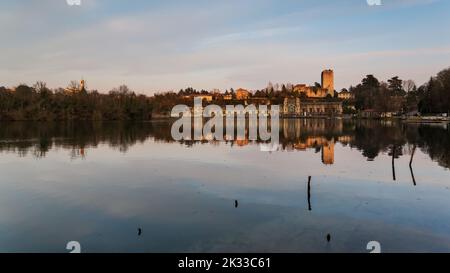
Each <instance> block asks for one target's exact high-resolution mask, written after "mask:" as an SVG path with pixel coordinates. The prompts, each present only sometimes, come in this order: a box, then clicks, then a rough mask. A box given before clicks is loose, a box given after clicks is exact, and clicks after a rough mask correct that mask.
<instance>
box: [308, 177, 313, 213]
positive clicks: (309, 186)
mask: <svg viewBox="0 0 450 273" xmlns="http://www.w3.org/2000/svg"><path fill="white" fill-rule="evenodd" d="M308 210H309V211H311V210H312V207H311V176H308Z"/></svg>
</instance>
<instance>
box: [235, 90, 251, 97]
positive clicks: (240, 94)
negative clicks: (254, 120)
mask: <svg viewBox="0 0 450 273" xmlns="http://www.w3.org/2000/svg"><path fill="white" fill-rule="evenodd" d="M249 97H250V92H249V91H248V90H245V89H242V88H239V89H238V90H236V99H237V100H246V99H248V98H249Z"/></svg>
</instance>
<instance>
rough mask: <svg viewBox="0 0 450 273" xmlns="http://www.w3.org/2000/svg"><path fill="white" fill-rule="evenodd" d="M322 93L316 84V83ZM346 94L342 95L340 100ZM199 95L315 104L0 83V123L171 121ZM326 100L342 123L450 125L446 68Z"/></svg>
mask: <svg viewBox="0 0 450 273" xmlns="http://www.w3.org/2000/svg"><path fill="white" fill-rule="evenodd" d="M315 86H316V87H317V88H318V89H320V84H318V83H315ZM343 94H346V96H343ZM198 96H201V97H202V98H203V103H204V104H217V105H219V106H225V105H237V104H242V105H244V104H255V105H260V104H270V105H276V104H277V105H282V104H283V100H284V98H286V97H291V98H292V97H298V98H300V100H302V101H308V100H313V99H311V98H308V97H305V96H304V94H303V93H298V92H294V89H293V85H292V84H282V85H280V84H275V85H273V84H272V83H269V84H268V86H267V87H266V88H264V89H261V90H254V91H252V92H248V94H247V95H246V96H245V98H242V96H240V95H239V89H238V92H235V90H234V89H233V88H231V89H229V90H226V91H225V92H224V93H222V92H220V91H219V90H213V91H206V90H200V91H198V90H195V89H193V88H191V87H189V88H186V89H181V90H180V91H179V92H173V91H170V92H163V93H156V94H154V95H152V96H147V95H143V94H136V93H135V92H133V91H131V90H130V89H129V88H128V87H127V86H126V85H122V86H120V87H118V88H115V89H113V90H111V91H109V92H108V93H107V94H104V93H99V92H98V91H97V90H88V89H87V88H86V86H85V84H84V81H81V83H80V84H79V83H77V82H74V81H72V82H71V83H70V84H69V86H68V87H67V88H57V89H50V88H48V87H47V85H46V83H44V82H37V83H36V84H34V85H33V86H28V85H26V84H20V85H19V86H17V87H14V88H7V87H3V86H1V84H0V121H77V120H80V121H89V120H92V121H96V120H97V121H121V120H123V121H127V120H135V121H148V120H156V119H164V118H169V117H170V112H171V110H172V107H173V106H175V105H177V104H184V105H187V106H190V107H192V106H193V98H194V97H198ZM324 101H329V102H342V106H343V115H342V116H339V117H342V118H370V119H372V118H400V119H402V120H404V121H407V122H448V121H450V118H449V114H450V68H447V69H444V70H442V71H440V72H439V73H438V74H437V75H436V76H434V77H431V78H430V80H429V81H428V82H427V83H425V84H423V85H421V86H419V87H417V86H416V84H415V83H414V82H413V81H412V80H406V81H404V80H401V79H400V78H399V77H393V78H391V79H389V80H387V82H382V81H379V80H378V79H377V78H375V77H374V76H373V75H367V76H366V77H365V78H364V79H362V81H361V83H359V84H358V85H356V86H350V88H349V89H348V90H347V89H343V90H341V91H340V92H336V91H335V92H334V96H330V95H328V96H327V97H326V98H324Z"/></svg>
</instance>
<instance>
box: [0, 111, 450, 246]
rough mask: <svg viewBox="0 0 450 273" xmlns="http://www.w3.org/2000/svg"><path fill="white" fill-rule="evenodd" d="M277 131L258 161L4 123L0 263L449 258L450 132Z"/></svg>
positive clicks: (142, 130) (314, 123) (289, 125)
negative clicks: (310, 255) (377, 255)
mask: <svg viewBox="0 0 450 273" xmlns="http://www.w3.org/2000/svg"><path fill="white" fill-rule="evenodd" d="M279 128H280V134H279V135H280V142H279V144H278V145H277V146H276V148H277V149H275V150H272V152H262V151H261V149H260V147H262V146H263V145H267V143H266V142H259V141H251V140H248V138H246V139H244V140H239V141H238V140H236V141H231V140H228V141H222V142H220V141H208V140H206V139H203V140H199V141H180V142H175V141H173V139H172V137H171V135H170V131H171V130H170V129H171V123H170V122H167V121H160V122H147V123H114V122H111V123H41V124H39V123H20V122H16V123H3V124H2V126H0V172H1V174H2V175H1V176H0V213H1V215H2V216H3V217H0V252H2V251H6V252H11V251H13V252H14V251H18V252H23V251H39V252H40V251H43V252H64V251H66V248H65V247H66V244H67V242H69V241H79V242H80V243H81V244H82V249H83V251H86V252H116V251H117V252H180V251H181V252H302V251H306V252H327V251H329V252H342V251H351V252H365V251H366V245H367V242H369V241H373V240H375V241H379V242H381V243H382V246H383V250H384V251H416V252H421V251H422V252H423V251H427V252H429V251H446V252H449V251H450V209H449V208H450V198H449V194H450V185H448V181H449V177H450V172H449V170H448V169H446V168H448V167H449V154H450V153H449V149H450V148H449V147H450V143H449V141H450V138H449V130H448V127H447V126H443V125H424V124H422V125H421V124H405V123H401V122H383V121H368V120H363V121H351V120H329V119H319V120H311V119H307V120H306V119H284V120H282V122H281V123H280V127H279ZM430 158H431V159H432V160H433V161H432V160H430ZM436 162H437V163H436ZM439 165H440V166H443V167H445V168H442V167H440V166H439ZM393 178H394V179H395V183H393V182H392V180H393ZM413 185H417V186H416V187H414V186H413ZM327 234H329V235H330V236H327ZM328 238H330V239H329V240H328ZM328 241H329V242H328Z"/></svg>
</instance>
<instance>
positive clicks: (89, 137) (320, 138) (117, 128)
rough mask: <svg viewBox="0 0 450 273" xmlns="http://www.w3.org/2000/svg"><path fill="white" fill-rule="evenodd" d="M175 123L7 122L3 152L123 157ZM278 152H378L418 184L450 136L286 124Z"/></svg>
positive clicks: (365, 125) (363, 125)
mask: <svg viewBox="0 0 450 273" xmlns="http://www.w3.org/2000/svg"><path fill="white" fill-rule="evenodd" d="M171 124H172V122H170V121H159V122H144V123H123V122H122V123H119V122H109V123H108V122H106V123H89V122H87V123H36V122H34V123H27V122H13V123H3V124H2V126H1V127H0V152H13V153H17V154H18V155H19V156H27V155H28V154H32V155H33V156H35V157H37V158H42V157H45V156H46V154H47V153H48V151H50V150H51V149H56V148H62V149H67V150H70V151H71V153H70V155H71V157H73V158H77V157H80V158H85V157H86V156H88V151H89V149H95V148H96V147H98V145H99V144H108V145H109V146H110V147H111V148H113V149H116V150H118V151H120V152H124V153H125V152H127V150H128V149H129V148H130V147H131V146H133V145H135V144H138V143H144V142H145V141H146V140H147V139H149V138H151V139H153V140H154V141H155V142H163V143H171V142H174V140H173V138H172V137H171V134H170V132H171V131H170V129H171ZM280 127H281V128H280V143H279V147H278V150H280V151H289V152H292V151H306V150H314V151H315V152H316V153H320V158H321V161H322V163H323V164H325V165H332V164H334V163H335V160H339V158H335V153H334V149H335V144H336V143H340V144H342V145H343V146H348V147H350V148H356V149H358V150H359V151H361V153H362V155H363V156H364V157H365V158H366V159H367V160H368V161H373V160H374V159H375V158H376V157H377V156H378V155H379V154H380V153H387V154H388V155H389V156H390V157H391V159H392V177H393V180H394V181H395V180H396V172H395V160H396V159H399V158H401V157H402V156H404V155H405V154H406V155H410V156H411V159H410V169H411V176H412V179H413V181H414V184H415V183H416V182H415V178H414V173H413V169H412V162H413V156H414V153H415V150H416V149H417V148H419V149H420V150H421V151H422V152H424V153H426V154H428V155H429V156H430V158H431V159H432V160H434V161H436V162H438V163H439V165H441V166H443V167H445V168H449V167H450V131H449V128H448V126H447V125H445V124H438V125H429V124H405V123H401V122H394V121H389V122H386V121H370V120H361V121H351V120H335V119H316V120H314V119H283V120H281V126H280ZM245 131H246V135H245V138H244V139H241V140H224V141H223V142H225V143H227V144H230V146H232V147H233V146H237V147H244V146H247V145H258V144H264V143H267V142H262V141H251V140H249V139H248V132H249V129H248V124H247V129H246V130H245ZM180 143H182V144H183V145H185V146H186V147H193V146H194V145H196V144H211V145H218V144H219V143H220V142H219V141H216V140H207V139H206V138H205V139H202V140H199V141H194V140H182V141H180Z"/></svg>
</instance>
